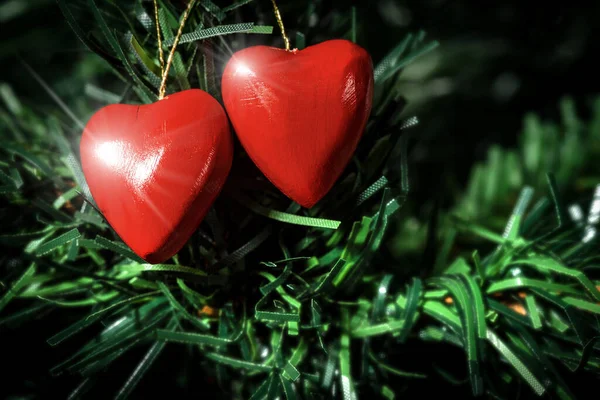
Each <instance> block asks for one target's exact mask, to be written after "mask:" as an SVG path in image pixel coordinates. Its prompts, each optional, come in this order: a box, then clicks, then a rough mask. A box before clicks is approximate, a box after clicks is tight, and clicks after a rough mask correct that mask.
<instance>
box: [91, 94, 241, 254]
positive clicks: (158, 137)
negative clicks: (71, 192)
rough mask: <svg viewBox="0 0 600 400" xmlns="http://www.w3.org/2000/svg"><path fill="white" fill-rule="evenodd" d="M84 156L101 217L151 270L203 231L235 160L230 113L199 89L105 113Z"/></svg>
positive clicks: (94, 125)
mask: <svg viewBox="0 0 600 400" xmlns="http://www.w3.org/2000/svg"><path fill="white" fill-rule="evenodd" d="M80 148H81V162H82V167H83V172H84V174H85V177H86V180H87V183H88V185H89V187H90V190H91V192H92V195H93V197H94V200H95V201H96V203H97V205H98V207H99V209H100V211H102V213H103V214H104V216H105V217H106V219H107V221H108V222H109V223H110V225H111V226H112V227H113V228H114V230H115V231H116V232H117V234H118V235H119V236H120V237H121V239H123V241H124V242H125V243H127V245H128V246H129V247H131V249H132V250H133V251H134V252H135V253H136V254H137V255H139V256H140V257H142V258H143V259H144V260H146V261H148V262H150V263H160V262H163V261H165V260H166V259H168V258H170V257H171V256H172V255H174V254H175V253H177V252H178V251H179V250H180V249H181V247H182V246H183V245H184V244H185V243H186V241H187V240H188V239H189V237H190V236H191V234H192V233H193V232H194V231H195V230H196V228H197V227H198V225H199V224H200V222H201V221H202V219H203V218H204V215H205V214H206V212H207V211H208V209H209V207H210V206H211V204H212V203H213V201H214V200H215V197H216V196H217V195H218V194H219V192H220V190H221V187H222V186H223V183H224V182H225V179H226V178H227V175H228V173H229V169H230V168H231V161H232V153H233V147H232V139H231V134H230V131H229V123H228V121H227V117H226V115H225V111H224V110H223V108H222V107H221V105H220V104H219V103H218V102H217V101H216V100H215V99H214V98H213V97H211V96H210V95H209V94H208V93H206V92H203V91H201V90H197V89H192V90H186V91H183V92H179V93H176V94H173V95H170V96H168V97H166V98H164V99H163V100H160V101H158V102H156V103H153V104H148V105H142V106H134V105H124V104H115V105H110V106H107V107H104V108H102V109H101V110H99V111H98V112H96V113H95V114H94V115H93V116H92V118H91V119H90V121H89V122H88V124H87V126H86V127H85V130H84V132H83V137H82V139H81V145H80Z"/></svg>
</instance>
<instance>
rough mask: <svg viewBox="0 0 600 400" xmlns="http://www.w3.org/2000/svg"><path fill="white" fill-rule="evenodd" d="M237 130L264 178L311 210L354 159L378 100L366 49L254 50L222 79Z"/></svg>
mask: <svg viewBox="0 0 600 400" xmlns="http://www.w3.org/2000/svg"><path fill="white" fill-rule="evenodd" d="M222 94H223V101H224V103H225V108H226V109H227V113H228V115H229V118H230V120H231V122H232V124H233V127H234V128H235V131H236V133H237V135H238V137H239V139H240V142H241V143H242V146H244V149H245V150H246V152H247V153H248V155H249V156H250V158H252V160H253V161H254V163H255V164H256V165H257V166H258V168H259V169H260V170H261V171H262V172H263V173H264V174H265V176H266V177H267V178H268V179H269V180H270V181H271V182H272V183H273V184H274V185H275V186H276V187H277V188H279V190H281V191H282V192H283V193H284V194H285V195H287V196H288V197H289V198H291V199H292V200H294V201H296V202H298V203H299V204H300V205H302V206H304V207H307V208H310V207H312V206H313V205H314V204H315V203H316V202H317V201H319V200H320V199H321V198H322V197H323V196H325V194H326V193H327V192H328V191H329V190H330V189H331V187H332V186H333V184H334V183H335V181H336V180H337V178H338V177H339V176H340V174H341V173H342V172H343V170H344V168H345V167H346V165H347V164H348V162H349V161H350V159H351V158H352V154H353V153H354V150H355V149H356V146H357V144H358V141H359V140H360V138H361V136H362V133H363V131H364V129H365V125H366V123H367V120H368V118H369V114H370V112H371V103H372V101H373V65H372V62H371V57H370V56H369V54H368V53H367V52H366V50H364V49H363V48H362V47H360V46H357V45H356V44H354V43H352V42H349V41H347V40H330V41H326V42H323V43H320V44H317V45H314V46H310V47H307V48H306V49H304V50H294V51H286V50H282V49H278V48H273V47H267V46H256V47H249V48H247V49H244V50H241V51H239V52H237V53H235V54H234V55H233V57H232V58H231V60H230V61H229V62H228V63H227V66H226V67H225V72H224V74H223V79H222Z"/></svg>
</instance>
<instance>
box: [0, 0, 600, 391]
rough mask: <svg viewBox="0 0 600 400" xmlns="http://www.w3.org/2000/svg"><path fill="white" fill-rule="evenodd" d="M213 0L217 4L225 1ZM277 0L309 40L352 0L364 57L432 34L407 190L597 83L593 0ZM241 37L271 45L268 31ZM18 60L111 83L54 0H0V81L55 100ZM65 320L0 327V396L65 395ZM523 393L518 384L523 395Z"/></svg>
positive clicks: (77, 94)
mask: <svg viewBox="0 0 600 400" xmlns="http://www.w3.org/2000/svg"><path fill="white" fill-rule="evenodd" d="M100 1H101V0H98V2H100ZM216 3H217V4H219V5H227V4H229V3H230V1H226V2H224V1H216ZM255 3H260V4H258V5H257V6H252V5H250V6H246V7H244V8H243V9H242V10H243V11H242V14H243V15H242V16H241V18H242V19H243V20H245V21H252V20H254V21H256V22H261V23H268V24H272V25H275V21H274V19H273V17H272V13H271V8H270V2H269V1H268V0H260V1H259V0H257V1H255ZM278 3H279V5H280V8H281V10H282V14H283V17H284V21H285V24H286V28H287V29H288V31H289V32H290V33H291V34H292V35H291V36H292V37H293V34H294V32H295V30H297V29H301V30H302V31H304V32H305V33H306V34H307V44H311V43H316V42H319V41H322V40H325V39H328V38H332V37H339V36H341V35H344V34H346V33H347V28H348V25H347V24H346V25H344V24H343V23H340V21H345V20H347V17H348V15H350V6H351V5H352V4H354V5H356V7H357V10H358V12H357V16H358V25H359V31H358V42H359V44H361V45H363V46H364V47H366V48H367V49H368V50H369V51H370V53H371V55H372V57H373V60H374V62H377V61H378V60H380V59H381V58H382V57H383V55H385V53H386V52H387V51H389V49H391V48H392V47H393V46H394V45H395V44H396V43H397V42H398V41H399V40H400V39H401V38H402V37H403V36H404V35H405V34H406V33H407V32H409V31H417V30H419V29H423V30H425V31H426V32H427V33H428V38H431V39H436V40H438V41H440V43H441V45H440V47H438V49H437V50H435V51H434V52H433V53H431V54H428V55H427V56H425V57H423V58H422V59H419V60H418V61H417V62H415V63H414V64H412V65H411V66H410V67H409V68H408V69H407V70H406V71H405V73H404V79H403V83H402V85H403V87H404V88H405V92H406V97H407V99H408V101H409V107H408V109H407V110H406V113H407V116H408V115H413V114H414V115H418V116H419V119H420V120H421V124H420V125H419V127H418V128H417V130H416V136H417V138H418V141H417V144H416V145H415V147H414V148H413V151H412V158H413V160H412V163H413V165H414V166H415V167H413V171H416V172H415V175H416V177H415V178H414V179H413V188H414V191H413V196H415V197H416V198H417V199H419V198H421V199H427V198H429V197H430V196H432V193H433V192H434V190H435V191H439V190H442V189H443V187H444V184H445V179H446V178H447V176H449V175H452V176H453V177H455V179H456V180H457V181H458V182H459V183H461V184H463V185H464V184H465V181H466V178H467V176H468V172H469V170H470V167H471V165H472V164H473V162H475V161H477V160H480V159H482V158H483V157H484V156H485V153H486V150H487V148H488V147H489V145H490V144H492V143H499V144H502V145H507V146H511V145H514V144H515V143H516V138H517V137H518V134H519V132H520V130H521V124H522V118H523V115H524V113H526V112H528V111H536V112H538V113H540V114H541V115H542V116H543V117H544V118H555V117H556V115H557V114H558V109H557V103H558V101H559V99H560V98H561V97H562V96H564V95H572V96H573V97H574V98H575V99H576V101H577V103H578V105H581V106H582V110H583V113H584V115H585V104H586V102H587V101H588V99H589V98H590V97H591V96H592V95H595V94H596V93H598V92H599V91H600V90H599V89H600V87H599V86H600V80H599V79H598V70H599V64H598V62H597V61H596V60H597V59H598V51H599V50H600V46H599V44H598V43H599V41H598V40H597V38H598V37H600V35H599V33H600V27H599V24H598V20H599V17H600V2H590V3H589V4H590V5H584V2H581V3H578V2H568V3H567V2H561V3H549V2H537V1H523V0H512V1H485V2H481V1H478V2H476V1H466V0H452V1H450V0H421V1H394V0H370V1H355V2H350V1H320V2H319V1H317V2H316V3H317V5H316V7H315V14H314V15H313V16H310V15H309V13H307V10H308V6H307V4H308V2H307V1H292V0H287V1H286V0H279V2H278ZM484 4H485V5H484ZM257 13H258V17H257ZM340 26H341V27H340ZM307 27H308V28H307ZM275 32H276V33H277V31H275ZM250 40H252V41H258V42H263V43H269V42H273V43H275V44H279V43H280V39H279V37H278V36H277V35H276V34H274V35H273V36H272V38H271V37H254V38H252V39H250ZM21 60H25V61H26V62H27V63H28V64H30V65H31V66H32V67H33V69H34V70H36V71H37V72H38V73H39V74H40V75H41V76H42V78H43V79H44V80H45V81H46V82H47V83H48V84H49V85H50V86H51V87H52V88H53V89H54V90H55V91H56V92H57V94H59V96H60V97H61V98H63V100H65V102H66V103H67V104H70V105H74V104H75V103H76V100H77V99H80V98H81V97H82V96H83V90H84V84H85V82H93V83H94V84H95V85H97V86H100V87H111V88H118V87H119V86H118V85H119V83H118V82H116V81H115V79H114V77H112V75H111V74H110V73H109V72H108V71H107V69H106V68H105V67H103V65H104V64H103V62H102V61H101V60H100V59H99V58H98V57H97V56H95V55H93V54H91V53H90V52H89V51H87V50H85V48H84V47H83V45H82V44H81V43H80V42H79V41H78V40H77V38H76V37H75V35H74V34H73V33H72V32H71V30H70V28H69V26H68V25H67V24H66V22H65V21H64V19H63V17H62V15H61V13H60V10H59V9H58V7H57V6H56V4H55V3H54V2H53V1H52V0H9V1H6V0H4V1H0V81H6V82H8V83H9V84H10V85H11V86H12V87H13V89H14V91H15V92H16V93H17V95H18V96H19V98H20V99H21V100H22V101H23V102H25V103H26V104H28V105H29V106H31V107H32V108H34V109H36V110H39V111H41V112H43V110H44V109H46V108H49V107H55V105H54V104H53V103H52V100H51V99H50V98H49V97H48V96H47V94H46V93H45V92H44V91H43V90H42V89H41V87H40V86H39V84H38V83H37V82H35V80H34V79H32V77H31V75H30V74H29V73H28V72H27V71H26V70H25V68H24V67H23V64H22V61H21ZM75 107H76V106H75ZM0 135H1V132H0ZM442 172H443V173H442ZM440 184H441V186H440ZM446 200H447V201H450V200H449V199H446ZM78 316H79V312H76V311H73V318H72V319H73V320H76V319H77V317H78ZM68 322H69V321H65V320H64V318H62V317H61V319H59V320H55V319H54V316H53V314H50V315H48V316H45V317H44V318H43V319H42V318H40V319H38V320H37V321H34V322H32V323H30V324H29V325H27V326H25V327H22V328H21V329H19V330H12V331H11V330H8V331H2V332H1V333H0V338H1V339H0V355H1V359H2V360H3V365H4V367H5V368H6V369H8V373H6V372H5V373H4V374H3V376H2V379H1V381H2V389H1V390H0V396H2V394H1V393H4V394H9V395H7V398H11V397H10V395H12V396H22V395H27V394H31V393H37V394H38V395H39V397H42V398H45V397H54V396H56V397H58V398H65V397H66V395H67V394H68V393H69V392H70V391H71V390H72V388H73V387H74V385H76V384H77V383H78V382H79V380H78V379H73V378H60V379H54V378H51V377H49V375H48V369H49V368H50V367H51V366H52V365H55V364H56V363H57V362H59V361H61V360H62V359H64V357H66V356H67V355H69V354H70V352H71V351H72V350H73V349H75V348H76V346H77V343H76V341H74V342H72V343H71V345H72V347H71V348H69V347H68V346H67V347H64V348H63V347H61V348H59V349H51V348H50V347H49V346H48V345H47V344H46V343H45V339H46V338H48V337H49V336H51V335H52V334H53V333H55V332H57V331H58V330H60V329H61V328H62V327H64V326H66V324H68ZM23 328H27V329H23ZM424 351H426V352H431V353H436V352H439V351H441V349H440V348H437V347H436V346H431V347H429V348H428V349H426V350H423V347H422V346H421V347H420V349H419V353H416V354H413V355H412V356H411V359H412V361H411V362H412V363H413V364H414V366H415V368H416V369H418V368H417V367H418V366H419V363H424V362H425V361H424V360H427V359H428V358H430V357H428V355H427V354H424V353H423V352H424ZM444 351H448V350H444ZM437 354H439V353H437ZM140 356H141V353H139V352H132V354H130V355H128V356H126V357H124V358H123V361H122V364H120V366H119V367H115V368H113V369H112V370H111V371H112V372H110V374H113V375H114V376H113V377H114V379H104V380H103V381H104V382H111V381H113V382H115V386H116V387H118V386H119V385H120V383H121V382H122V380H123V379H125V378H126V376H127V375H126V374H127V373H128V372H129V371H131V369H132V368H133V365H134V363H135V362H136V361H137V360H139V357H140ZM183 356H184V355H183V354H182V352H181V351H180V349H175V348H173V349H172V350H171V351H170V352H168V353H164V354H163V355H161V360H163V361H164V362H161V360H159V362H158V363H157V364H155V366H161V367H155V368H153V370H152V371H150V373H149V374H148V375H147V377H146V379H144V381H143V383H142V384H141V385H140V387H139V390H138V391H137V392H136V394H137V395H138V396H142V395H143V394H152V393H155V394H156V390H159V389H160V387H171V386H173V383H174V382H171V381H170V380H171V379H176V378H177V376H176V375H175V374H173V373H172V368H173V365H178V366H179V367H181V369H182V371H181V374H185V368H186V366H185V365H183V363H182V362H181V361H182V360H184V357H183ZM447 356H448V357H447V362H448V365H446V367H450V368H452V365H455V370H456V375H457V376H458V377H463V378H464V377H465V376H466V375H465V371H464V364H465V363H464V355H463V353H462V351H459V350H457V351H456V352H453V351H452V350H449V352H448V354H447ZM405 357H406V355H405ZM436 358H437V359H439V358H440V357H436ZM411 362H409V365H410V363H411ZM163 366H164V367H163ZM121 368H122V371H123V374H122V375H121V374H119V371H120V370H121ZM461 379H462V378H461ZM191 381H192V382H195V386H196V387H190V388H188V390H189V391H195V392H196V393H198V392H197V391H198V390H204V391H210V387H211V386H210V385H209V386H207V377H205V376H198V377H197V379H192V380H191ZM434 386H435V385H434ZM437 389H439V387H433V388H432V387H431V383H429V384H428V383H427V381H425V382H422V383H415V384H414V385H413V386H411V391H410V392H409V393H406V394H405V396H408V397H409V398H410V397H413V396H416V395H426V394H431V391H432V390H437ZM455 390H456V392H453V390H448V391H447V392H446V393H447V395H449V396H452V395H458V396H465V395H468V393H469V388H468V386H464V387H462V388H456V389H455ZM579 391H580V392H582V393H581V394H582V398H585V397H587V395H586V394H585V393H586V392H585V386H581V385H580V386H579ZM528 393H529V392H528V390H527V389H525V390H524V392H523V397H527V396H528ZM184 394H185V390H184V391H182V392H178V393H172V397H179V396H181V395H184ZM398 396H403V395H402V393H398ZM13 398H16V397H13Z"/></svg>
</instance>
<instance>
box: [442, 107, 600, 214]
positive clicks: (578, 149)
mask: <svg viewBox="0 0 600 400" xmlns="http://www.w3.org/2000/svg"><path fill="white" fill-rule="evenodd" d="M599 105H600V98H597V99H595V100H594V102H593V104H592V109H591V112H592V116H591V118H590V119H589V122H587V123H586V122H583V121H582V120H581V119H580V117H578V116H577V113H576V110H575V103H574V101H573V99H571V98H568V97H567V98H564V99H563V100H562V101H561V103H560V111H561V121H560V123H555V122H543V121H541V120H540V118H539V116H537V115H536V114H529V115H527V116H525V119H524V121H523V131H522V134H521V135H520V142H519V148H518V149H516V150H511V149H504V148H502V147H500V146H497V145H494V146H491V148H490V149H489V151H488V155H487V160H486V161H485V162H481V163H477V164H475V166H474V167H473V169H472V172H471V177H470V180H469V184H468V187H467V189H466V191H465V193H464V195H463V196H462V198H461V200H460V202H459V204H458V205H457V206H456V209H455V210H454V211H455V212H456V214H458V215H460V216H461V217H463V218H467V219H472V220H475V221H483V220H485V219H486V218H489V217H490V216H493V215H498V212H504V211H506V210H507V209H508V207H510V203H511V202H512V201H513V199H514V198H515V197H516V195H517V193H518V192H519V190H520V189H521V188H522V187H523V185H529V186H532V187H533V188H535V189H538V193H539V192H540V190H539V189H543V188H544V187H545V185H546V182H547V179H546V175H547V174H548V173H552V174H553V175H554V177H555V178H556V183H557V185H558V187H559V188H561V189H564V188H566V187H567V186H569V185H571V186H574V187H572V190H582V189H584V190H589V189H590V188H593V186H594V185H596V184H597V179H596V178H597V177H598V173H599V170H598V166H597V164H596V163H595V160H597V159H598V157H600V145H599V143H600V106H599ZM574 178H575V179H574ZM497 222H498V221H491V223H497Z"/></svg>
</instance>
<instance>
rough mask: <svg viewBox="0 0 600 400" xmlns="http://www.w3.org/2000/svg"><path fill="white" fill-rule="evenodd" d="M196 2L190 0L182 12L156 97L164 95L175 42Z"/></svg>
mask: <svg viewBox="0 0 600 400" xmlns="http://www.w3.org/2000/svg"><path fill="white" fill-rule="evenodd" d="M194 4H196V0H190V2H189V3H188V6H187V8H186V9H185V12H184V13H183V19H182V20H181V24H179V30H178V31H177V36H175V41H174V42H173V47H171V52H170V53H169V58H168V59H167V65H166V67H165V70H164V72H163V74H162V81H161V82H160V89H159V90H158V99H159V100H162V99H163V98H164V97H165V92H166V91H167V76H168V75H169V68H171V63H172V62H173V56H174V55H175V49H176V48H177V44H178V43H179V39H180V38H181V34H182V33H183V27H184V26H185V21H187V18H188V16H189V14H190V10H191V9H192V7H193V6H194Z"/></svg>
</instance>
